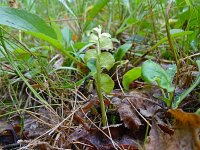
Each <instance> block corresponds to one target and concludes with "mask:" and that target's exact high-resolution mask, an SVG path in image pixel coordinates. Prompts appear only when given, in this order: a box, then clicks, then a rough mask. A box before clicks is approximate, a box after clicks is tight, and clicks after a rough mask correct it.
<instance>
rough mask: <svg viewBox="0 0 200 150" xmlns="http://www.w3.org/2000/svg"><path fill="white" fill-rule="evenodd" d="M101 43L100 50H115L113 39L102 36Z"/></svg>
mask: <svg viewBox="0 0 200 150" xmlns="http://www.w3.org/2000/svg"><path fill="white" fill-rule="evenodd" d="M99 41H100V49H104V50H109V49H113V43H112V39H111V38H109V37H106V36H102V37H100V39H99Z"/></svg>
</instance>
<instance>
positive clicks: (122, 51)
mask: <svg viewBox="0 0 200 150" xmlns="http://www.w3.org/2000/svg"><path fill="white" fill-rule="evenodd" d="M131 46H132V44H131V43H125V44H124V45H122V46H120V47H119V48H118V49H117V51H116V52H115V53H114V57H115V61H120V60H122V58H123V57H124V55H125V54H126V52H127V51H128V50H129V49H130V48H131Z"/></svg>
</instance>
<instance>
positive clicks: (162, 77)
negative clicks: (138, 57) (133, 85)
mask: <svg viewBox="0 0 200 150" xmlns="http://www.w3.org/2000/svg"><path fill="white" fill-rule="evenodd" d="M142 77H143V79H144V80H145V81H146V82H148V83H151V82H156V83H157V84H158V85H159V86H160V87H161V88H163V89H166V90H167V92H173V90H174V87H173V86H172V82H171V80H170V77H169V76H168V74H167V73H166V71H165V70H164V69H163V68H162V67H161V66H160V65H158V64H156V63H155V62H153V61H151V60H147V61H145V62H144V63H143V64H142Z"/></svg>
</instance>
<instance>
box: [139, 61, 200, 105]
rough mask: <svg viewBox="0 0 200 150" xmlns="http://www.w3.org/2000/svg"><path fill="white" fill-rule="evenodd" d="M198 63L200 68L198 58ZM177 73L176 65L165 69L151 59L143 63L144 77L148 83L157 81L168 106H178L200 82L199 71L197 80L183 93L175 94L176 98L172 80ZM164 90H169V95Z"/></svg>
mask: <svg viewBox="0 0 200 150" xmlns="http://www.w3.org/2000/svg"><path fill="white" fill-rule="evenodd" d="M196 63H197V65H198V67H199V70H200V61H199V60H197V61H196ZM175 73H176V65H171V66H169V67H168V68H167V69H166V70H164V69H163V68H162V67H161V66H160V65H158V64H156V63H155V62H153V61H151V60H147V61H145V62H144V63H143V64H142V74H141V75H142V78H143V79H144V81H146V82H147V83H152V82H156V83H157V85H158V86H159V87H160V88H161V91H162V93H163V98H162V100H163V101H164V102H165V103H166V104H167V106H168V108H169V107H173V108H177V107H178V106H179V105H180V103H181V102H182V101H183V100H184V98H185V97H186V96H187V95H188V94H189V93H190V92H191V91H192V90H193V89H194V88H195V87H196V86H197V85H199V83H200V72H199V75H198V76H197V79H196V81H195V82H194V83H193V84H192V85H191V86H190V87H189V88H188V89H187V90H185V91H184V92H183V93H182V94H180V95H178V96H175V98H174V99H173V92H174V86H173V84H172V82H173V78H174V75H175ZM164 90H165V91H167V95H165V92H164ZM172 102H173V103H172ZM171 103H172V106H171Z"/></svg>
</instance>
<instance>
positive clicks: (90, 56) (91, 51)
mask: <svg viewBox="0 0 200 150" xmlns="http://www.w3.org/2000/svg"><path fill="white" fill-rule="evenodd" d="M96 58H97V51H96V50H95V49H89V50H88V51H87V52H86V53H85V56H84V61H85V62H87V61H89V60H90V59H96Z"/></svg>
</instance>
